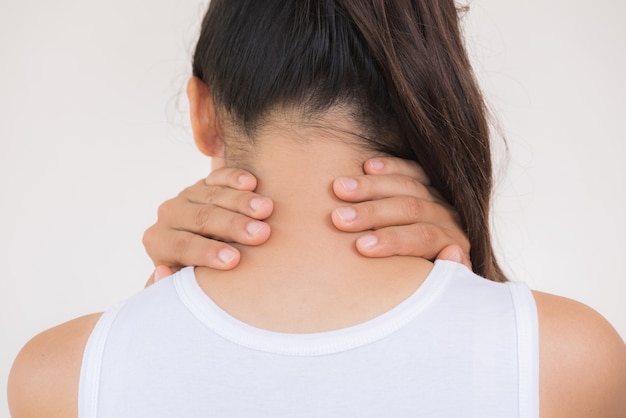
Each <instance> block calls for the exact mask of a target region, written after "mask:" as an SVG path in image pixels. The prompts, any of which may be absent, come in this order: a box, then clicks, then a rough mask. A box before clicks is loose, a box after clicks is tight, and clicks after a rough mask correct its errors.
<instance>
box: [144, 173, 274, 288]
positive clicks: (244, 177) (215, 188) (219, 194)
mask: <svg viewBox="0 0 626 418" xmlns="http://www.w3.org/2000/svg"><path fill="white" fill-rule="evenodd" d="M255 188H256V178H255V177H254V176H253V175H252V174H250V173H249V172H247V171H244V170H241V169H237V168H228V167H224V168H219V169H216V170H214V171H213V172H211V174H210V175H209V176H208V177H207V178H206V179H204V180H200V181H198V182H197V183H196V184H194V185H192V186H190V187H187V188H186V189H185V190H183V191H182V192H181V193H180V194H179V195H178V196H177V197H175V198H173V199H170V200H167V201H165V202H164V203H163V204H161V206H159V210H158V219H157V222H156V223H155V224H154V225H152V226H151V227H150V228H148V229H147V230H146V232H145V233H144V236H143V245H144V247H145V248H146V251H147V252H148V255H149V256H150V258H151V259H152V261H153V262H154V264H155V266H157V268H156V270H155V272H154V273H153V276H152V277H151V278H150V280H149V281H148V284H151V283H152V282H153V281H154V279H155V276H156V279H157V280H158V279H160V278H162V277H165V276H168V275H170V274H172V273H173V272H174V271H175V270H178V269H180V268H181V267H184V266H207V267H211V268H214V269H218V270H230V269H232V268H234V267H235V266H236V265H237V264H239V257H240V254H239V251H237V249H236V248H234V247H233V246H231V245H228V244H227V243H226V242H237V243H240V244H246V245H260V244H263V243H264V242H265V241H267V239H268V238H269V236H270V227H269V225H268V224H266V223H265V222H262V220H264V219H266V218H267V217H268V216H270V215H271V214H272V210H273V203H272V200H271V199H269V198H266V197H263V196H261V195H259V194H257V193H254V191H253V190H254V189H255Z"/></svg>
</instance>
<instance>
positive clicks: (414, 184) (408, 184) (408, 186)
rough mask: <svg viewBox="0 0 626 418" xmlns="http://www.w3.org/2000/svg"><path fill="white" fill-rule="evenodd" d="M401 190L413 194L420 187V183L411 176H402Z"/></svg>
mask: <svg viewBox="0 0 626 418" xmlns="http://www.w3.org/2000/svg"><path fill="white" fill-rule="evenodd" d="M401 182H402V187H403V190H405V191H406V193H407V194H409V193H410V194H415V193H417V191H418V190H419V188H420V187H421V185H422V184H421V183H420V182H419V181H418V180H417V179H414V178H413V177H408V176H403V177H402V179H401Z"/></svg>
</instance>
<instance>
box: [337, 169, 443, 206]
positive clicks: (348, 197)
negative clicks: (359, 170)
mask: <svg viewBox="0 0 626 418" xmlns="http://www.w3.org/2000/svg"><path fill="white" fill-rule="evenodd" d="M333 191H334V192H335V195H336V196H337V197H338V198H339V199H341V200H345V201H347V202H364V201H366V200H378V199H384V198H387V197H392V196H413V197H416V198H419V199H425V200H431V201H438V200H439V199H437V197H436V196H435V195H434V194H432V193H431V191H430V189H429V188H428V187H427V186H424V185H423V184H422V183H420V182H419V181H418V180H416V179H414V178H413V177H408V176H403V175H393V174H390V175H385V176H368V175H366V176H354V177H339V178H338V179H335V181H334V182H333Z"/></svg>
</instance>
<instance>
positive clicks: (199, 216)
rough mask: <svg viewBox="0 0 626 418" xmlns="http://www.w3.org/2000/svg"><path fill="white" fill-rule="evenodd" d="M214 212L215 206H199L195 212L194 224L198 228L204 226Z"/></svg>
mask: <svg viewBox="0 0 626 418" xmlns="http://www.w3.org/2000/svg"><path fill="white" fill-rule="evenodd" d="M214 211H215V206H210V205H203V206H200V208H199V209H198V211H197V212H196V217H195V224H196V225H198V226H204V225H206V224H207V223H208V221H209V219H210V218H211V217H212V215H213V213H214Z"/></svg>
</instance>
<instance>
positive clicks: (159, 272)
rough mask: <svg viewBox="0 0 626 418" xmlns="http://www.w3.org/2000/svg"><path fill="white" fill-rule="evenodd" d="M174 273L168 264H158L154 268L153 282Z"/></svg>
mask: <svg viewBox="0 0 626 418" xmlns="http://www.w3.org/2000/svg"><path fill="white" fill-rule="evenodd" d="M172 274H174V270H172V269H171V268H169V267H168V266H163V265H158V266H156V268H155V269H154V283H156V282H158V281H160V280H163V279H164V278H166V277H169V276H171V275H172Z"/></svg>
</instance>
